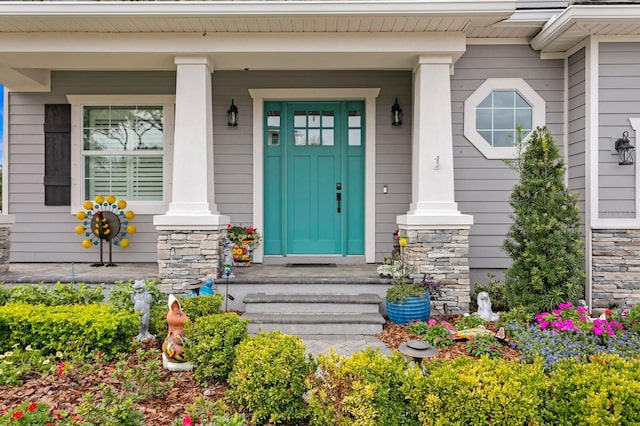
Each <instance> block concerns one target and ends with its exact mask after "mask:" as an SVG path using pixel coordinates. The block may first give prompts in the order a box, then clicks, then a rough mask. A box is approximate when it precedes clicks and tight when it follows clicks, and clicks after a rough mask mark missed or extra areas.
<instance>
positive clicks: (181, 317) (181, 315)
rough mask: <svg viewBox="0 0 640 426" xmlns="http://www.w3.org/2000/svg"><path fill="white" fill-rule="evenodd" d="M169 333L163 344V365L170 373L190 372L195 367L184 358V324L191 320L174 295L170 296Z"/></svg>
mask: <svg viewBox="0 0 640 426" xmlns="http://www.w3.org/2000/svg"><path fill="white" fill-rule="evenodd" d="M168 305H169V312H167V323H168V324H169V332H168V333H167V337H166V338H165V339H164V342H163V343H162V365H163V366H164V367H165V368H166V369H167V370H170V371H189V370H191V369H192V368H193V365H192V364H191V363H189V362H187V361H186V360H185V357H184V348H183V345H184V340H185V339H184V323H185V322H187V321H188V320H189V317H187V314H186V313H185V312H184V311H183V310H182V308H181V307H180V302H179V301H178V299H176V297H175V296H174V295H173V294H170V295H169V303H168Z"/></svg>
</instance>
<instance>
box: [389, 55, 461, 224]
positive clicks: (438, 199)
mask: <svg viewBox="0 0 640 426" xmlns="http://www.w3.org/2000/svg"><path fill="white" fill-rule="evenodd" d="M452 64H453V58H452V57H451V56H421V57H420V58H419V60H418V64H417V65H416V67H415V68H414V73H413V74H414V75H413V78H414V83H413V86H414V88H413V90H414V94H413V97H414V100H413V140H412V154H411V155H412V158H411V173H412V180H411V185H412V186H411V188H412V194H411V206H410V209H409V211H408V212H407V214H406V215H402V216H398V218H397V222H398V224H399V225H407V226H412V225H413V226H434V225H435V226H438V225H443V226H446V225H470V224H471V223H473V217H472V216H469V215H463V214H461V213H460V211H459V210H458V205H457V203H456V202H455V201H454V200H455V195H454V178H453V135H452V130H451V81H450V71H449V70H450V67H451V65H452Z"/></svg>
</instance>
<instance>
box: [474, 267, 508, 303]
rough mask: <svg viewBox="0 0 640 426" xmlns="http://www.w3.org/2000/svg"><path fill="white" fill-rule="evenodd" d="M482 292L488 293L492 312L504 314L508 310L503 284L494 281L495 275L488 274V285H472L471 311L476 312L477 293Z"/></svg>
mask: <svg viewBox="0 0 640 426" xmlns="http://www.w3.org/2000/svg"><path fill="white" fill-rule="evenodd" d="M482 291H486V292H487V293H489V298H490V299H491V310H492V311H494V312H504V311H508V310H509V303H508V302H507V292H506V289H505V286H504V282H502V281H498V280H496V277H495V275H493V274H489V282H488V283H486V284H485V283H475V284H474V285H473V293H471V311H473V312H475V311H477V310H478V293H480V292H482Z"/></svg>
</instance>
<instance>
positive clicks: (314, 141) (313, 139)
mask: <svg viewBox="0 0 640 426" xmlns="http://www.w3.org/2000/svg"><path fill="white" fill-rule="evenodd" d="M309 145H320V129H309Z"/></svg>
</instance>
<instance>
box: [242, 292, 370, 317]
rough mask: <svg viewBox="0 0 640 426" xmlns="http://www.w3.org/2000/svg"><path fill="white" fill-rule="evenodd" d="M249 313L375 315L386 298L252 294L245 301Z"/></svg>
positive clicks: (364, 295) (341, 295)
mask: <svg viewBox="0 0 640 426" xmlns="http://www.w3.org/2000/svg"><path fill="white" fill-rule="evenodd" d="M243 302H244V303H245V312H247V313H264V314H268V313H269V314H273V313H287V314H293V313H301V314H312V313H317V314H322V313H333V314H362V313H371V314H375V313H378V312H380V304H381V303H382V298H381V297H380V296H379V295H377V294H373V293H367V294H267V293H250V294H247V295H246V296H245V298H244V299H243Z"/></svg>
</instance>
